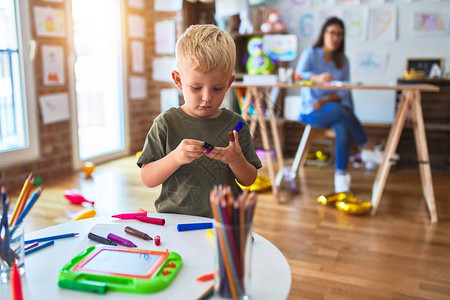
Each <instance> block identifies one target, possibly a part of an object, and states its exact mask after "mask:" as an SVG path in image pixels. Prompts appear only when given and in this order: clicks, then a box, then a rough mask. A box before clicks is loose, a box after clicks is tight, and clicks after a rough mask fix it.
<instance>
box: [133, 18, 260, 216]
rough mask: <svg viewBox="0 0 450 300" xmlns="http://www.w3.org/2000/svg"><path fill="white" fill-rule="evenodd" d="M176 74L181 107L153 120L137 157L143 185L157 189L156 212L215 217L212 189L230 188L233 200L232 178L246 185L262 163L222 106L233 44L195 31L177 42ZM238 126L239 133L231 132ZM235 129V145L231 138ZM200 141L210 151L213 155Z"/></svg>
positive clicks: (220, 35) (219, 34)
mask: <svg viewBox="0 0 450 300" xmlns="http://www.w3.org/2000/svg"><path fill="white" fill-rule="evenodd" d="M176 59H177V70H176V71H173V72H172V78H173V80H174V82H175V85H176V86H177V88H178V89H179V90H180V91H182V93H183V98H184V104H183V105H182V106H181V107H179V108H171V109H169V110H167V111H165V112H163V113H161V114H160V115H159V116H158V117H156V119H155V120H154V122H153V124H152V126H151V128H150V130H149V132H148V134H147V138H146V140H145V144H144V148H143V151H142V155H141V156H140V157H139V159H138V162H137V164H138V166H139V167H141V179H142V182H143V183H144V184H145V185H146V186H148V187H156V186H158V185H159V184H162V189H161V194H160V196H159V197H158V198H157V199H156V201H155V206H156V210H157V211H158V212H170V213H182V214H190V215H197V216H205V217H212V212H211V206H210V204H209V191H210V189H211V188H212V187H213V186H214V185H219V184H222V185H229V186H231V189H232V191H233V194H234V196H235V197H236V196H237V193H238V190H239V188H238V186H237V184H236V181H235V180H237V181H238V182H239V183H241V184H243V185H251V184H252V183H253V182H254V181H255V179H256V176H257V169H258V168H260V167H261V162H260V160H259V159H258V157H257V156H256V153H255V150H254V147H253V144H252V139H251V136H250V132H249V129H248V125H247V124H246V123H245V122H244V120H243V119H242V117H241V116H240V115H238V114H236V113H234V112H232V111H229V110H227V109H224V108H220V106H221V105H222V102H223V98H224V96H225V93H226V92H227V91H228V89H229V88H230V86H231V84H232V83H233V81H234V75H233V74H232V73H233V69H234V63H235V60H236V46H235V44H234V41H233V39H232V38H231V37H230V35H229V34H228V33H226V32H224V31H222V30H221V29H219V28H218V27H216V26H214V25H193V26H191V27H189V28H188V29H187V30H186V32H185V33H184V34H183V35H182V36H181V38H180V39H179V40H178V41H177V45H176ZM239 122H244V127H243V128H242V130H241V131H240V132H239V133H238V132H237V131H236V130H233V129H234V128H235V127H236V125H237V124H238V123H239ZM230 130H233V136H234V141H230V140H232V139H229V138H228V131H230ZM204 142H207V143H209V144H211V145H214V149H212V151H211V152H210V151H209V150H208V149H205V147H204Z"/></svg>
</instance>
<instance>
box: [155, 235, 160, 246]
mask: <svg viewBox="0 0 450 300" xmlns="http://www.w3.org/2000/svg"><path fill="white" fill-rule="evenodd" d="M159 244H161V238H160V237H159V235H157V236H155V245H156V246H159Z"/></svg>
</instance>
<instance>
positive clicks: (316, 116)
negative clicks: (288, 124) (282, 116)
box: [302, 102, 368, 146]
mask: <svg viewBox="0 0 450 300" xmlns="http://www.w3.org/2000/svg"><path fill="white" fill-rule="evenodd" d="M302 121H304V122H306V123H308V124H310V125H311V126H313V127H319V128H330V127H332V126H333V125H334V124H336V123H340V124H342V125H343V126H345V128H346V129H347V131H348V132H349V133H350V135H351V137H352V138H353V139H354V140H355V141H356V143H357V144H358V145H359V146H364V145H365V144H367V141H368V139H367V136H366V133H365V132H364V128H363V127H362V125H361V122H359V120H358V118H356V116H355V114H354V113H353V112H352V111H351V110H350V109H349V108H347V107H345V106H342V105H340V104H339V103H336V102H331V103H327V104H326V105H325V106H324V107H322V109H321V110H315V111H313V112H312V113H310V114H308V115H304V116H302Z"/></svg>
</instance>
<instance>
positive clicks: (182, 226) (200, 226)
mask: <svg viewBox="0 0 450 300" xmlns="http://www.w3.org/2000/svg"><path fill="white" fill-rule="evenodd" d="M209 228H213V223H211V222H207V223H187V224H178V225H177V230H178V231H188V230H198V229H209Z"/></svg>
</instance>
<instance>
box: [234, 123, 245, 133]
mask: <svg viewBox="0 0 450 300" xmlns="http://www.w3.org/2000/svg"><path fill="white" fill-rule="evenodd" d="M242 126H244V123H242V122H239V123H238V124H237V125H236V127H234V130H236V131H237V132H239V131H240V130H241V129H242Z"/></svg>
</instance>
